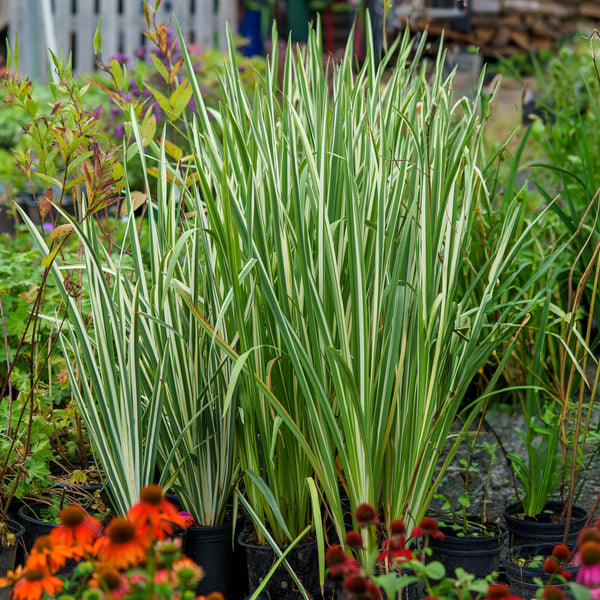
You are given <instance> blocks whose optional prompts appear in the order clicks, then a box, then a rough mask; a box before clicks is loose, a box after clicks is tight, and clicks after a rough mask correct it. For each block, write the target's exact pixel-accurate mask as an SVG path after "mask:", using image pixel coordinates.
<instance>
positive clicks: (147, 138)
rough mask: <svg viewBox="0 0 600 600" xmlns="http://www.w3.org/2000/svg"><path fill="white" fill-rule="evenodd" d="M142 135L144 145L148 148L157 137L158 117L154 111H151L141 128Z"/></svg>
mask: <svg viewBox="0 0 600 600" xmlns="http://www.w3.org/2000/svg"><path fill="white" fill-rule="evenodd" d="M140 133H141V134H142V144H143V145H144V146H147V145H148V144H149V143H150V142H151V141H152V140H153V139H154V136H155V135H156V117H155V116H154V113H153V112H152V110H149V111H148V112H147V113H146V116H145V117H144V120H143V121H142V125H141V127H140Z"/></svg>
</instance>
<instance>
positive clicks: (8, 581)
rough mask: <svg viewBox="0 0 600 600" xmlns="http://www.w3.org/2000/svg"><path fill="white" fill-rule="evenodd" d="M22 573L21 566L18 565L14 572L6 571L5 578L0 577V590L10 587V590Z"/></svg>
mask: <svg viewBox="0 0 600 600" xmlns="http://www.w3.org/2000/svg"><path fill="white" fill-rule="evenodd" d="M22 572H23V566H22V565H19V566H18V567H17V568H16V569H15V570H14V571H10V570H9V571H8V573H7V574H6V577H0V588H5V587H10V588H12V587H13V586H14V585H15V583H17V581H19V579H21V575H22Z"/></svg>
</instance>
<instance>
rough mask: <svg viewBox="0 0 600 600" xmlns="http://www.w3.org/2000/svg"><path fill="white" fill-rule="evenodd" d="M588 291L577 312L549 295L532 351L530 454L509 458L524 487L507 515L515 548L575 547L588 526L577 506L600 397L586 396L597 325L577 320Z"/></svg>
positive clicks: (526, 400) (527, 414)
mask: <svg viewBox="0 0 600 600" xmlns="http://www.w3.org/2000/svg"><path fill="white" fill-rule="evenodd" d="M580 285H581V284H580ZM582 289H583V287H580V289H579V290H578V294H577V295H575V296H574V298H573V299H572V300H571V310H570V311H569V312H562V311H561V310H560V309H559V308H558V307H557V306H556V305H555V304H553V301H551V298H550V295H548V297H547V299H546V302H545V304H544V305H543V306H542V307H541V314H540V315H539V320H536V321H535V323H536V329H535V331H536V336H537V339H536V340H535V343H534V345H533V347H529V348H526V349H525V353H524V355H525V356H527V357H528V358H527V359H526V360H527V362H526V373H527V375H526V378H527V381H526V383H527V385H525V386H524V391H523V394H522V398H521V400H522V408H523V416H524V420H525V430H524V431H523V432H522V434H521V436H522V438H523V441H524V445H525V456H520V455H518V454H516V453H513V454H510V455H509V458H510V459H511V461H512V465H513V468H514V472H515V474H516V477H517V480H518V481H519V483H520V487H518V488H517V490H516V491H517V498H518V499H517V501H516V502H515V503H512V504H510V505H508V506H507V507H506V508H505V510H504V518H505V521H506V525H507V528H508V530H509V533H510V537H511V544H512V545H521V544H527V543H542V542H547V543H555V542H559V541H563V542H567V540H570V541H571V542H574V541H575V539H576V537H577V533H578V531H579V530H580V529H581V528H582V527H583V526H584V524H585V521H586V517H587V512H586V511H585V510H584V509H583V508H580V507H577V506H574V505H573V499H574V497H575V488H576V486H577V484H578V476H579V474H580V472H581V469H582V465H583V453H584V449H585V442H586V437H587V431H588V428H589V417H590V414H591V411H589V410H585V409H586V406H591V403H593V401H594V395H595V393H594V391H593V390H594V389H595V385H592V386H591V389H592V392H591V399H589V400H588V399H587V397H586V394H585V393H584V390H585V388H586V387H588V386H589V382H588V381H587V379H586V376H585V367H586V364H587V360H588V357H589V355H590V350H589V346H588V343H589V339H590V327H589V326H588V329H587V332H584V333H583V335H582V333H581V332H580V328H581V324H580V323H578V321H577V320H576V319H575V316H576V315H577V314H578V310H577V309H578V306H579V300H580V294H581V291H582ZM551 311H553V312H554V315H552V314H551ZM575 394H577V397H576V401H575V402H573V400H572V396H573V395H575ZM588 402H589V403H590V404H587V403H588ZM586 415H587V417H586Z"/></svg>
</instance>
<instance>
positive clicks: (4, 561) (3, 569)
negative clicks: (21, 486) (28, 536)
mask: <svg viewBox="0 0 600 600" xmlns="http://www.w3.org/2000/svg"><path fill="white" fill-rule="evenodd" d="M6 524H7V525H8V530H9V531H10V532H11V533H12V534H14V536H15V543H14V544H12V545H11V546H9V547H8V548H4V547H3V546H2V545H0V577H6V575H7V573H8V572H9V571H12V570H13V569H14V568H15V562H16V556H17V547H18V544H19V540H20V538H21V537H22V536H23V534H24V533H25V528H24V527H23V525H21V523H17V522H16V521H13V520H11V519H7V520H6ZM9 598H10V590H9V589H8V588H3V589H0V600H8V599H9Z"/></svg>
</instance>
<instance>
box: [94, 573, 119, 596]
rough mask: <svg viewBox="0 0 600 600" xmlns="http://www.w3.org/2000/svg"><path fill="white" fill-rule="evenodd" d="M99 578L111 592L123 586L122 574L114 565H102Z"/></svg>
mask: <svg viewBox="0 0 600 600" xmlns="http://www.w3.org/2000/svg"><path fill="white" fill-rule="evenodd" d="M98 580H99V581H100V583H101V584H102V585H103V586H105V587H106V589H107V590H108V591H109V592H114V591H115V590H118V589H119V587H121V583H122V579H121V574H120V573H119V571H117V570H116V569H113V567H101V568H100V569H99V570H98Z"/></svg>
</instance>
